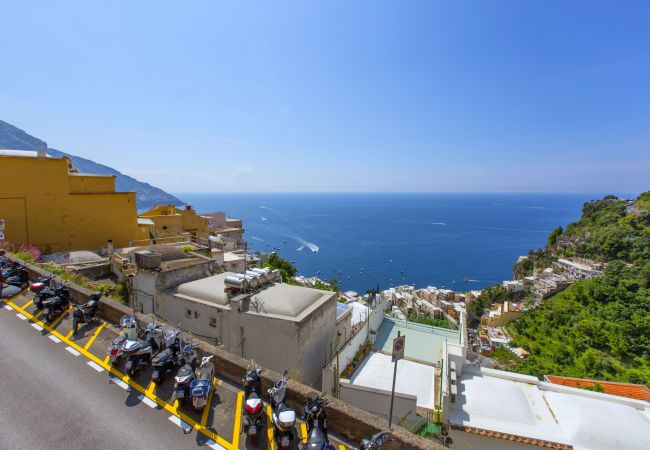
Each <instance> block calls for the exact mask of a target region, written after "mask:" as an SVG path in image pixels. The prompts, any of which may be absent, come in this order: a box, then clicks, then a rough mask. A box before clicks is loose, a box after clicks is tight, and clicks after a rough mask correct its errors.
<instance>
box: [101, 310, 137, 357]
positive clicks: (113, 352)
mask: <svg viewBox="0 0 650 450" xmlns="http://www.w3.org/2000/svg"><path fill="white" fill-rule="evenodd" d="M120 328H121V329H122V334H120V335H119V336H118V337H116V338H115V339H113V340H112V341H111V343H110V345H109V346H108V361H109V362H110V364H117V363H119V361H120V360H121V359H122V355H123V354H124V353H123V352H122V348H123V347H124V344H125V343H126V342H127V341H136V340H137V338H138V326H137V323H136V321H135V317H133V316H122V318H121V319H120Z"/></svg>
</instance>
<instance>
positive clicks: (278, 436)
mask: <svg viewBox="0 0 650 450" xmlns="http://www.w3.org/2000/svg"><path fill="white" fill-rule="evenodd" d="M268 393H269V398H270V401H271V409H272V411H273V413H272V420H273V432H274V433H273V434H274V436H275V440H276V445H277V446H278V447H282V448H285V447H289V446H290V445H291V442H292V441H293V439H294V438H295V437H296V432H295V429H294V425H295V424H296V412H295V411H294V410H293V409H292V408H291V407H290V406H288V405H287V404H286V403H284V399H285V397H286V393H287V371H286V370H285V371H284V375H282V378H280V379H279V380H277V381H276V382H275V384H274V385H273V387H272V388H270V389H269V390H268Z"/></svg>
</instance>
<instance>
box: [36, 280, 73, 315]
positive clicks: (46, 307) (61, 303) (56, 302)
mask: <svg viewBox="0 0 650 450" xmlns="http://www.w3.org/2000/svg"><path fill="white" fill-rule="evenodd" d="M41 304H42V305H43V317H45V321H46V322H48V323H51V322H53V321H54V319H55V318H56V316H58V315H60V314H62V313H63V312H64V311H65V310H66V309H67V308H68V306H69V305H70V300H69V291H67V288H66V293H63V292H62V293H61V295H55V296H54V297H49V298H46V299H45V300H42V301H41Z"/></svg>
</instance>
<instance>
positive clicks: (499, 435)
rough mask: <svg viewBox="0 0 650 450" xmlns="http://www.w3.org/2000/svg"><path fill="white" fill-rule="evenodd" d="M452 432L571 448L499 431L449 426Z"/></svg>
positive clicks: (546, 446) (538, 445)
mask: <svg viewBox="0 0 650 450" xmlns="http://www.w3.org/2000/svg"><path fill="white" fill-rule="evenodd" d="M451 428H452V429H454V430H460V431H464V432H466V433H473V434H478V435H480V436H487V437H493V438H497V439H504V440H506V441H514V442H521V443H522V444H528V445H536V446H537V447H543V448H553V449H557V450H572V449H573V446H572V445H569V444H560V443H559V442H551V441H545V440H543V439H535V438H530V437H526V436H518V435H516V434H510V433H501V432H499V431H493V430H484V429H482V428H476V427H469V426H466V425H453V424H452V425H451Z"/></svg>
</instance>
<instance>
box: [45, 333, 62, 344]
mask: <svg viewBox="0 0 650 450" xmlns="http://www.w3.org/2000/svg"><path fill="white" fill-rule="evenodd" d="M48 338H50V340H51V341H52V342H54V343H55V344H58V343H59V342H61V339H59V338H58V337H56V336H54V335H53V334H50V335H49V336H48Z"/></svg>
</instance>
